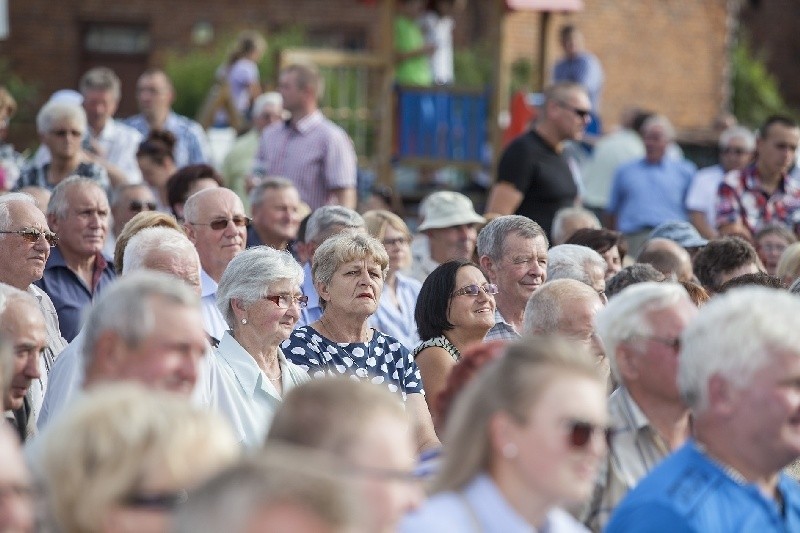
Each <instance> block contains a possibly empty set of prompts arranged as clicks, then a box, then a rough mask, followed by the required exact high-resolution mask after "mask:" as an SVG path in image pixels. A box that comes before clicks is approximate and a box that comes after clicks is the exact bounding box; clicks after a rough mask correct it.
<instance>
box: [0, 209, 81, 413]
mask: <svg viewBox="0 0 800 533" xmlns="http://www.w3.org/2000/svg"><path fill="white" fill-rule="evenodd" d="M57 240H58V239H57V237H56V235H55V233H53V232H52V231H50V229H49V228H48V226H47V220H46V219H45V216H44V213H42V211H41V210H40V209H39V207H37V206H36V201H35V200H34V199H33V197H31V196H29V195H27V194H24V193H10V194H6V195H4V196H0V282H2V283H5V284H7V285H11V286H12V287H16V288H17V289H20V290H23V291H26V292H27V293H28V294H30V295H32V296H33V297H34V298H36V301H37V302H38V303H39V309H40V310H41V311H42V314H43V315H44V319H45V326H46V330H47V346H46V347H45V349H44V351H43V352H42V353H41V354H40V355H39V374H40V375H39V377H38V379H34V380H33V381H32V382H31V385H30V387H29V389H28V394H27V397H26V402H27V403H28V404H29V406H30V417H31V419H32V421H33V422H35V421H36V419H37V418H38V416H39V412H40V409H41V406H42V402H43V400H44V394H45V391H46V389H47V381H48V375H49V373H50V369H51V368H52V366H53V364H54V363H55V360H56V356H57V355H58V354H59V353H60V352H61V351H62V350H63V349H64V348H65V347H66V346H67V341H66V340H64V338H63V337H62V336H61V329H60V327H59V323H58V315H57V314H56V309H55V307H54V306H53V302H52V300H50V297H49V296H48V295H47V294H46V293H45V292H44V291H43V290H41V289H40V288H39V287H37V286H36V285H34V284H33V282H34V281H37V280H39V279H41V277H42V276H43V275H44V269H45V265H46V264H47V260H48V258H49V257H50V251H51V246H53V244H54V243H55V242H57Z"/></svg>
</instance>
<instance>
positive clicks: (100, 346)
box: [86, 331, 125, 380]
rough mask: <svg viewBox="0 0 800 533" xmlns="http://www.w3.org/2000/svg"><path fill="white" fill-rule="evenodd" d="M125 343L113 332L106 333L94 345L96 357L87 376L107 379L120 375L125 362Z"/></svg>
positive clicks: (94, 356)
mask: <svg viewBox="0 0 800 533" xmlns="http://www.w3.org/2000/svg"><path fill="white" fill-rule="evenodd" d="M124 344H125V343H124V342H123V340H122V339H121V338H120V336H119V335H117V334H116V333H115V332H113V331H104V332H103V333H101V334H100V336H99V337H98V338H97V341H95V343H94V355H93V356H92V362H91V365H90V366H89V368H88V369H87V372H86V373H87V375H90V374H91V376H92V377H94V378H95V379H96V378H97V377H100V379H103V380H104V379H107V378H109V377H115V376H117V375H119V368H120V366H121V363H122V362H123V361H124V358H125V353H124V352H123V350H122V349H123V347H124Z"/></svg>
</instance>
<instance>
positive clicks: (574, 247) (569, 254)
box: [547, 244, 607, 285]
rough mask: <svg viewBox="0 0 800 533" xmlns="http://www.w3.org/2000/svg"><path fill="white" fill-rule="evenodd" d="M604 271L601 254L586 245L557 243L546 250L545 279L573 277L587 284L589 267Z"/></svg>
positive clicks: (604, 262) (605, 266)
mask: <svg viewBox="0 0 800 533" xmlns="http://www.w3.org/2000/svg"><path fill="white" fill-rule="evenodd" d="M591 267H595V268H599V269H600V270H601V271H602V272H605V271H606V268H607V264H606V260H605V259H603V256H602V255H600V254H599V253H597V252H596V251H594V250H592V249H591V248H589V247H588V246H581V245H579V244H559V245H558V246H553V247H552V248H550V250H549V251H548V252H547V279H548V280H550V281H553V280H557V279H575V280H578V281H580V282H581V283H585V284H587V285H591V284H592V280H591V278H590V277H589V268H591Z"/></svg>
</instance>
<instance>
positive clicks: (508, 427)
mask: <svg viewBox="0 0 800 533" xmlns="http://www.w3.org/2000/svg"><path fill="white" fill-rule="evenodd" d="M607 427H608V415H607V412H606V385H605V380H604V379H603V377H602V376H601V375H600V374H599V372H598V368H597V365H596V364H595V362H594V359H593V358H592V356H591V355H590V354H589V353H588V351H587V350H586V348H584V347H582V346H580V345H578V344H576V343H574V342H571V341H567V340H564V339H555V338H544V337H539V338H528V339H524V340H522V341H520V342H516V343H513V344H510V345H509V347H508V349H507V351H506V353H505V354H504V355H503V356H502V357H500V358H499V359H498V360H497V361H494V362H491V363H489V364H488V365H487V367H486V368H484V369H483V370H482V371H481V372H480V373H479V374H478V376H477V377H476V378H475V379H474V381H473V383H471V384H470V385H469V386H468V388H467V389H466V390H465V391H464V392H463V393H462V394H461V395H460V396H459V397H458V399H457V400H456V402H455V404H454V405H453V407H452V409H451V411H450V414H449V416H448V421H447V426H446V430H445V435H444V437H445V438H444V442H445V445H446V447H445V451H444V461H443V464H442V468H441V470H440V473H439V476H438V477H437V478H436V479H435V481H434V484H433V487H432V493H433V496H432V497H431V498H430V499H429V500H428V501H427V502H426V503H424V504H423V505H422V507H421V508H420V509H419V510H418V511H416V512H414V513H411V514H410V515H408V516H407V517H406V519H405V521H404V522H403V523H402V524H401V527H400V528H399V531H401V532H414V533H426V532H437V533H438V532H440V531H464V532H473V531H474V532H479V531H481V532H498V533H499V532H503V533H514V532H523V531H548V532H549V533H565V532H585V531H588V530H587V529H586V528H585V527H584V526H583V525H582V524H580V523H579V522H578V521H577V520H576V519H575V518H573V517H572V516H571V515H570V514H569V513H567V512H566V511H564V510H563V508H564V507H572V506H576V505H578V504H580V503H582V502H584V501H585V500H586V499H587V498H588V497H589V496H590V494H591V491H592V488H593V486H594V481H595V478H596V476H597V473H598V468H599V467H600V462H601V460H602V458H603V457H604V455H605V453H606V450H607V444H606V438H607V435H608V430H607Z"/></svg>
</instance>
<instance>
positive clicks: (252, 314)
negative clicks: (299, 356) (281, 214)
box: [210, 246, 309, 448]
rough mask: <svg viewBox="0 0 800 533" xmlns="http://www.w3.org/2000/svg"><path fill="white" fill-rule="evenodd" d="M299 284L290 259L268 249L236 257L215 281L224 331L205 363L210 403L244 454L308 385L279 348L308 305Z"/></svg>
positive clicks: (299, 277) (300, 274)
mask: <svg viewBox="0 0 800 533" xmlns="http://www.w3.org/2000/svg"><path fill="white" fill-rule="evenodd" d="M302 283H303V269H302V268H301V267H300V265H299V264H297V261H295V260H294V258H293V257H292V256H291V254H289V252H284V251H278V250H275V249H274V248H270V247H269V246H254V247H253V248H250V249H248V250H245V251H243V252H240V253H239V254H238V255H236V257H234V258H233V259H232V260H231V262H230V263H228V266H227V267H226V268H225V272H224V273H223V274H222V277H221V278H220V280H219V286H218V287H217V307H219V310H220V312H221V313H222V316H223V317H225V322H227V324H228V327H229V329H228V331H226V332H225V335H224V336H223V337H222V339H221V340H220V341H219V343H218V344H217V346H215V348H214V357H213V358H212V359H211V361H210V366H211V380H210V381H211V383H212V392H211V396H212V398H211V403H212V405H214V406H215V407H216V408H217V409H219V411H220V412H221V413H223V414H224V415H225V416H226V417H227V418H228V420H230V422H231V425H232V427H233V428H234V430H235V431H236V433H237V437H238V438H239V442H241V443H242V444H244V445H245V446H247V447H250V448H255V447H258V446H261V444H262V443H263V442H264V437H265V436H266V434H267V430H268V429H269V426H270V423H271V422H272V416H273V415H274V414H275V411H276V410H277V409H278V406H280V404H281V402H282V401H283V396H284V395H285V394H286V393H287V392H289V390H291V389H293V388H294V387H296V386H298V385H300V384H301V383H305V382H306V381H308V379H309V377H308V374H307V373H306V371H305V370H303V369H302V368H300V367H299V366H297V365H295V364H294V363H292V362H291V361H289V360H287V359H286V356H284V354H283V351H282V350H281V348H280V344H281V343H282V342H283V341H285V340H286V339H288V338H289V334H291V332H292V329H294V326H295V324H297V319H298V318H300V309H302V308H303V307H305V306H306V305H307V303H308V296H304V295H303V293H302V292H300V285H301V284H302Z"/></svg>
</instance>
